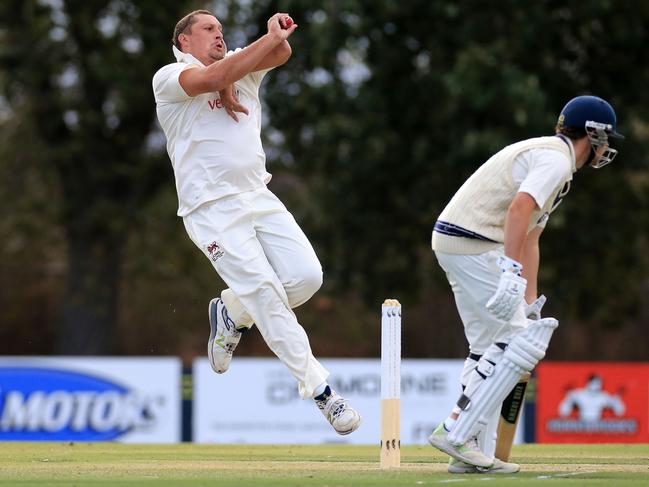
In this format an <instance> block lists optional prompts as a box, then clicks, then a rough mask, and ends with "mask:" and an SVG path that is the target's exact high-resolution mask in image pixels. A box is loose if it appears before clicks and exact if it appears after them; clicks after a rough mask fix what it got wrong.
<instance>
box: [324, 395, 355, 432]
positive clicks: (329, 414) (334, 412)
mask: <svg viewBox="0 0 649 487" xmlns="http://www.w3.org/2000/svg"><path fill="white" fill-rule="evenodd" d="M323 396H324V399H317V398H316V399H315V403H316V405H317V406H318V409H320V411H322V414H324V416H325V418H327V421H329V423H331V426H333V428H334V429H335V430H336V433H338V434H339V435H348V434H349V433H351V432H352V431H356V429H357V428H358V427H359V426H360V425H361V421H362V418H361V415H360V414H358V412H357V411H356V410H355V409H354V408H352V407H351V406H350V405H349V404H348V403H347V401H346V400H345V399H343V398H342V396H341V395H340V394H338V393H337V392H336V391H334V390H331V394H329V395H326V394H325V395H323Z"/></svg>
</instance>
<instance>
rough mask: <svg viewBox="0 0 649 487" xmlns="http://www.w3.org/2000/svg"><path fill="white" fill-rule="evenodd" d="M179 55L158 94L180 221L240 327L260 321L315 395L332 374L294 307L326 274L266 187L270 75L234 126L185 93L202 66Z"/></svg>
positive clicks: (156, 87)
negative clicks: (264, 125)
mask: <svg viewBox="0 0 649 487" xmlns="http://www.w3.org/2000/svg"><path fill="white" fill-rule="evenodd" d="M173 51H174V55H175V56H176V59H177V62H176V63H172V64H168V65H166V66H164V67H162V68H161V69H160V70H159V71H158V72H157V73H156V74H155V75H154V77H153V91H154V94H155V100H156V110H157V115H158V120H159V122H160V125H161V126H162V129H163V130H164V132H165V135H166V137H167V152H168V154H169V158H170V159H171V164H172V166H173V169H174V175H175V179H176V189H177V192H178V201H179V205H178V215H179V216H181V217H182V218H183V221H184V224H185V228H186V230H187V233H188V234H189V237H190V238H191V239H192V241H193V242H194V243H195V244H196V246H198V248H200V249H201V250H202V251H203V253H204V254H205V255H206V256H207V258H208V259H210V262H211V263H212V265H213V266H214V268H215V269H216V271H217V272H218V274H219V275H220V276H221V278H222V279H223V281H225V283H226V284H227V285H228V286H229V289H226V290H224V291H223V292H222V293H221V298H222V299H223V302H224V303H225V306H226V307H227V309H228V312H229V314H230V317H231V318H232V319H233V320H234V322H235V323H236V325H237V326H238V327H240V326H247V327H250V326H252V324H253V323H256V324H257V328H258V329H259V331H260V333H261V334H262V336H263V337H264V340H265V341H266V343H267V344H268V346H269V348H270V349H271V350H272V351H273V352H274V353H275V354H276V355H277V356H278V357H279V358H280V360H281V361H282V362H283V363H284V364H285V365H286V366H287V367H288V369H289V370H290V372H291V373H292V374H293V376H294V377H295V378H296V379H297V381H298V387H299V391H300V395H301V396H302V397H303V398H308V397H311V396H312V394H313V390H314V389H315V388H316V387H317V386H319V385H321V384H322V383H323V382H325V381H326V379H327V376H328V375H329V373H328V372H327V371H326V370H325V369H324V367H322V365H321V364H320V363H319V362H318V361H317V360H316V359H315V357H314V356H313V354H312V352H311V347H310V345H309V340H308V338H307V335H306V333H305V331H304V329H303V328H302V326H301V325H300V324H299V323H298V321H297V318H296V316H295V314H294V313H293V311H292V309H291V308H294V307H296V306H299V305H300V304H302V303H304V302H305V301H307V300H308V299H309V298H310V297H311V296H312V295H313V294H314V293H315V292H316V291H317V290H318V289H319V288H320V286H321V284H322V267H321V265H320V262H319V261H318V258H317V256H316V254H315V252H314V250H313V247H312V246H311V244H310V243H309V241H308V239H307V237H306V236H305V235H304V233H303V232H302V230H301V229H300V227H299V226H298V224H297V223H296V221H295V219H294V218H293V216H292V215H291V214H290V213H289V212H288V210H287V209H286V207H285V206H284V205H283V204H282V203H281V201H280V200H279V199H278V198H277V197H276V196H275V195H274V194H273V193H272V192H271V191H269V190H268V189H267V188H266V184H267V183H268V181H269V180H270V178H271V175H270V174H269V173H268V172H267V171H266V155H265V153H264V150H263V147H262V143H261V103H260V101H259V86H260V84H261V81H262V78H263V76H264V74H265V72H266V71H259V72H254V73H250V74H248V75H247V76H245V77H243V78H242V79H241V80H239V81H237V82H236V83H235V90H236V92H237V94H238V97H239V101H240V103H241V104H243V105H244V106H245V107H246V108H247V109H248V111H249V115H245V114H239V123H236V122H235V121H234V120H232V119H231V118H230V117H229V116H228V114H227V113H226V111H225V109H223V108H222V105H221V102H220V99H219V94H218V93H205V94H201V95H198V96H195V97H191V96H189V95H187V93H185V91H184V90H183V88H182V87H181V85H180V83H179V76H180V73H181V72H182V71H183V70H185V69H192V66H203V65H202V64H201V63H200V61H198V60H197V59H196V58H195V57H193V56H192V55H191V54H188V53H183V52H180V51H179V50H178V49H176V48H175V47H174V48H173ZM230 54H231V52H229V53H228V55H230Z"/></svg>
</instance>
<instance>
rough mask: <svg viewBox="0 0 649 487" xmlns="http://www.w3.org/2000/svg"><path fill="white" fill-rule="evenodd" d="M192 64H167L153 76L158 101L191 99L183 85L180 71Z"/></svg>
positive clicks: (168, 101) (167, 101) (170, 101)
mask: <svg viewBox="0 0 649 487" xmlns="http://www.w3.org/2000/svg"><path fill="white" fill-rule="evenodd" d="M191 67H192V65H190V64H186V63H173V64H167V65H166V66H164V67H162V68H160V69H159V70H158V72H157V73H156V74H155V75H154V76H153V93H154V95H155V101H156V103H178V102H183V101H187V100H190V99H191V98H192V97H191V96H189V95H188V94H187V93H186V92H185V90H184V89H183V87H182V86H180V81H179V77H180V73H182V72H183V71H184V70H185V69H187V68H191Z"/></svg>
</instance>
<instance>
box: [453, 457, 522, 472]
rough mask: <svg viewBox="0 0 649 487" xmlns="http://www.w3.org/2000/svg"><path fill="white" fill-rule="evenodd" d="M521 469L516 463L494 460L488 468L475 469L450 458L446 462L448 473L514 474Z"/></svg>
mask: <svg viewBox="0 0 649 487" xmlns="http://www.w3.org/2000/svg"><path fill="white" fill-rule="evenodd" d="M520 469H521V466H520V465H519V464H518V463H509V462H503V461H502V460H499V459H498V458H496V459H495V460H494V464H493V466H492V467H490V468H483V467H476V466H474V465H469V464H468V463H464V462H461V461H459V460H456V459H455V458H453V457H451V459H450V460H449V462H448V473H488V474H490V473H504V474H508V473H516V472H518V471H519V470H520Z"/></svg>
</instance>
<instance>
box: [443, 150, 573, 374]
mask: <svg viewBox="0 0 649 487" xmlns="http://www.w3.org/2000/svg"><path fill="white" fill-rule="evenodd" d="M548 139H550V138H539V139H530V143H529V145H530V148H529V149H527V150H523V151H521V152H518V153H514V155H513V156H510V157H511V158H512V160H511V161H510V163H509V165H508V166H504V167H507V171H508V172H509V173H510V174H508V175H503V174H502V173H499V171H500V170H501V169H502V168H501V167H500V166H499V167H494V168H491V169H490V168H488V167H485V166H487V165H488V164H489V161H488V162H487V163H485V164H484V165H483V167H481V168H480V169H479V170H478V171H477V172H476V175H482V174H483V173H484V176H483V177H484V178H485V179H487V177H488V176H490V177H491V178H492V179H491V180H490V181H488V182H487V183H486V186H490V187H493V188H499V185H504V184H505V183H499V180H502V181H505V180H507V179H509V181H510V182H511V184H512V187H513V188H515V189H514V190H513V191H512V193H511V195H510V198H509V199H508V200H505V201H504V202H503V203H504V204H502V205H501V209H500V210H498V211H499V213H502V215H497V216H498V218H493V219H491V221H497V222H499V223H498V225H496V226H500V227H501V228H495V229H494V228H493V226H494V225H493V224H491V223H490V224H489V225H487V224H484V223H481V222H478V223H476V225H475V227H474V228H476V229H478V230H480V232H476V231H471V230H469V229H465V228H463V227H455V226H454V222H444V223H445V225H443V226H439V220H438V222H437V223H436V225H435V230H434V231H433V249H434V250H435V255H436V256H437V260H438V262H439V264H440V266H441V267H442V269H443V270H444V271H445V272H446V276H447V278H448V281H449V284H450V285H451V288H452V290H453V293H454V296H455V301H456V305H457V309H458V312H459V314H460V318H461V319H462V323H463V325H464V331H465V335H466V338H467V341H468V343H469V349H470V352H471V353H474V354H477V355H483V354H484V353H485V352H486V351H487V349H488V348H489V346H490V345H492V344H493V343H497V342H503V343H509V341H510V339H511V337H512V336H513V335H515V334H516V333H518V332H519V331H521V330H522V329H524V328H525V327H526V326H527V319H526V316H525V311H524V305H523V304H521V306H520V307H519V309H518V310H517V311H516V313H515V314H514V317H513V318H512V320H511V321H510V322H509V323H504V322H502V321H500V320H498V319H497V318H495V317H494V316H493V315H492V314H491V313H490V312H489V311H488V310H487V309H486V303H487V301H488V300H489V299H490V298H491V297H492V296H493V295H494V293H495V292H496V290H497V288H498V283H499V281H500V274H501V270H500V269H499V267H498V266H497V264H496V261H497V259H498V257H499V256H501V255H504V244H503V241H502V240H500V238H502V236H503V235H504V221H505V213H506V210H505V209H506V207H507V206H508V204H509V203H511V200H512V199H513V196H515V194H516V192H525V193H528V194H530V195H531V196H532V197H533V198H534V200H535V201H536V204H537V205H538V208H539V210H537V211H536V212H535V213H534V214H533V219H534V220H533V221H531V222H530V226H529V229H533V228H534V227H535V226H537V225H541V226H545V224H546V222H547V219H548V216H549V214H550V213H551V212H552V211H553V210H554V209H555V208H556V207H557V205H558V204H559V203H560V202H561V198H563V196H565V194H566V193H567V191H568V190H569V188H570V181H571V179H572V174H573V173H574V171H576V167H575V159H574V148H573V147H572V142H571V141H570V140H569V139H567V138H564V137H561V138H559V137H557V138H556V140H562V141H563V142H562V143H564V144H566V146H565V147H566V148H567V149H568V150H565V151H560V150H555V149H554V148H548V147H546V146H543V144H541V143H540V142H539V143H536V142H534V140H539V141H542V140H548ZM537 145H539V146H540V147H536V146H537ZM509 147H513V146H509ZM501 152H503V153H504V152H505V150H503V151H501ZM497 155H498V154H496V155H495V156H494V157H496V156H497ZM474 176H475V175H474ZM509 176H511V178H508V177H509ZM472 178H473V181H472V179H471V178H470V179H469V180H468V181H467V183H469V184H472V185H473V186H472V187H473V190H474V191H475V192H479V191H480V186H479V185H480V183H479V181H480V178H477V179H475V178H474V177H473V176H472ZM465 184H466V183H465ZM463 188H464V186H463ZM485 191H488V188H485ZM514 191H515V192H514ZM458 193H459V192H458ZM456 196H457V195H456ZM453 204H454V200H451V202H450V203H449V206H447V208H446V209H445V210H444V212H442V214H441V215H440V220H441V219H443V217H444V216H445V215H448V214H449V212H448V211H447V210H448V209H449V207H451V206H453ZM485 206H488V203H485V204H482V203H481V204H480V208H479V209H478V211H480V212H484V211H485V209H484V207H485ZM467 213H471V201H468V202H467V203H466V206H465V207H463V210H462V215H463V217H462V218H464V219H465V220H464V221H471V216H470V215H468V216H467ZM450 214H453V212H450ZM481 225H482V226H481ZM483 229H484V232H482V230H483ZM487 232H491V233H490V234H489V235H491V236H492V238H493V239H492V238H486V237H483V235H484V233H487ZM493 235H498V236H499V237H493ZM496 238H497V239H496ZM494 239H495V240H494ZM454 240H457V242H463V243H458V244H455V243H454ZM449 242H451V243H449ZM473 248H475V249H476V250H475V251H474V250H472V249H473ZM456 249H459V250H456ZM481 250H484V251H481ZM470 369H472V367H470ZM469 372H470V370H465V373H464V374H463V375H464V376H465V377H463V379H466V375H467V374H468V373H469Z"/></svg>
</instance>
